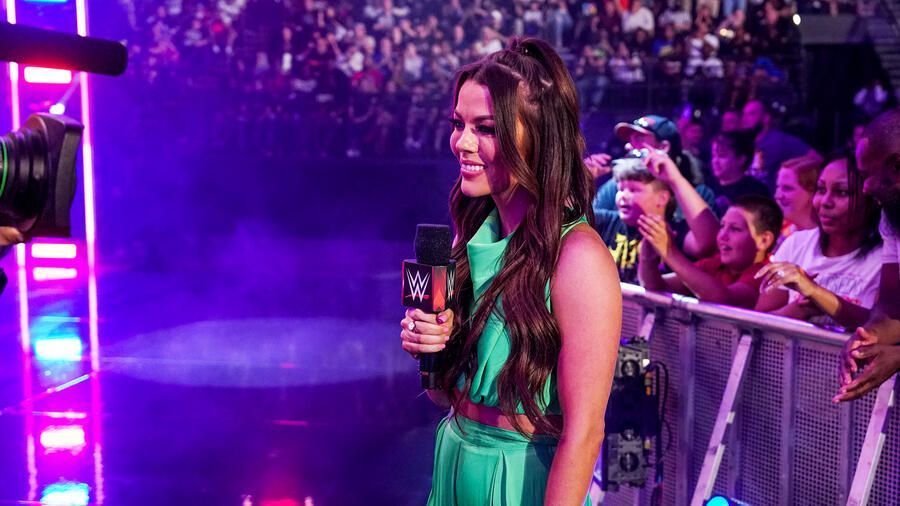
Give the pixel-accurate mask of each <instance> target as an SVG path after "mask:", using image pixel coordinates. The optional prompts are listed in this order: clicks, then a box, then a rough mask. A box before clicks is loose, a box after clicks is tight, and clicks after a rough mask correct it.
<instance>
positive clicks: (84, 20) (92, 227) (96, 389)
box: [75, 0, 105, 504]
mask: <svg viewBox="0 0 900 506" xmlns="http://www.w3.org/2000/svg"><path fill="white" fill-rule="evenodd" d="M75 17H76V24H77V31H78V35H81V36H83V37H86V36H87V34H88V33H87V26H88V13H87V4H86V2H85V0H75ZM78 80H79V91H80V93H81V119H82V123H84V148H83V150H82V155H83V156H82V160H83V167H84V230H85V241H86V242H87V258H88V331H89V333H90V342H91V372H92V373H93V374H92V375H93V378H94V380H93V381H92V382H91V383H92V388H91V393H92V397H94V398H93V399H92V400H93V401H94V402H92V403H91V404H92V408H93V409H92V413H91V414H92V416H93V428H94V486H95V487H96V497H97V504H103V502H104V498H105V497H104V496H105V493H104V487H103V443H102V435H101V424H100V402H101V400H100V399H101V397H100V380H99V372H100V334H99V330H98V325H97V323H98V319H99V308H98V304H97V271H96V244H97V228H96V226H97V221H96V214H95V207H94V136H93V123H92V121H91V100H90V88H89V87H88V79H87V74H86V73H84V72H79V74H78Z"/></svg>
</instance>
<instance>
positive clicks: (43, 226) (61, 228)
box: [0, 114, 83, 237]
mask: <svg viewBox="0 0 900 506" xmlns="http://www.w3.org/2000/svg"><path fill="white" fill-rule="evenodd" d="M82 130H83V127H82V126H81V125H80V124H79V123H77V122H75V121H73V120H71V119H69V118H66V117H64V116H54V115H51V114H35V115H32V116H30V117H29V118H28V120H27V121H26V122H25V125H24V126H23V127H22V128H21V129H19V130H17V131H15V132H11V133H9V134H7V135H5V136H2V137H0V226H11V227H15V228H17V229H19V230H20V231H22V233H24V234H27V235H30V236H38V235H40V236H58V237H64V236H68V235H69V233H70V227H69V209H70V208H71V206H72V200H73V198H74V197H75V180H76V174H75V156H76V154H77V152H78V145H79V143H80V142H81V132H82Z"/></svg>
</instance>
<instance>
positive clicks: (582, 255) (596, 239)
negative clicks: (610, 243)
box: [557, 222, 615, 272]
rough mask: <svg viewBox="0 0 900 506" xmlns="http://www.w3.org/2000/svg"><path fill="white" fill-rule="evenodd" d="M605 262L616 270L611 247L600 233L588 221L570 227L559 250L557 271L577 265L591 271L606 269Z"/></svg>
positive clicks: (578, 267) (579, 268)
mask: <svg viewBox="0 0 900 506" xmlns="http://www.w3.org/2000/svg"><path fill="white" fill-rule="evenodd" d="M605 264H609V265H610V266H612V269H613V271H615V263H614V262H613V260H612V257H611V256H610V253H609V249H608V248H607V247H606V243H605V242H603V238H602V237H600V234H598V233H597V231H596V230H594V228H593V227H591V226H590V224H588V223H586V222H582V223H579V224H577V225H575V226H574V227H572V228H571V229H569V231H568V232H567V233H566V234H565V235H564V236H563V238H562V242H561V244H560V250H559V262H558V263H557V271H559V270H560V269H561V268H563V269H564V270H565V268H566V267H575V268H576V269H578V270H581V269H585V270H589V271H592V272H593V271H595V270H600V271H602V270H604V268H605Z"/></svg>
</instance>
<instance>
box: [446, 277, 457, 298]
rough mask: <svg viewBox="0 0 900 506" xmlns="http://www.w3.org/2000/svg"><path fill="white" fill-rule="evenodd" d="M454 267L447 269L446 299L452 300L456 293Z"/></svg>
mask: <svg viewBox="0 0 900 506" xmlns="http://www.w3.org/2000/svg"><path fill="white" fill-rule="evenodd" d="M455 290H456V269H448V270H447V300H453V298H454V296H455V295H456V292H455Z"/></svg>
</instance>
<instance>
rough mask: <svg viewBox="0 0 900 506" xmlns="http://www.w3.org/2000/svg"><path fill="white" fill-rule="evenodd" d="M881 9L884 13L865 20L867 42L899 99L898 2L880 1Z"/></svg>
mask: <svg viewBox="0 0 900 506" xmlns="http://www.w3.org/2000/svg"><path fill="white" fill-rule="evenodd" d="M881 7H882V9H883V10H884V11H886V12H883V13H881V15H877V16H875V17H872V18H869V19H868V20H867V21H868V23H867V29H868V35H869V40H871V41H872V45H873V46H874V47H875V51H876V52H877V53H878V57H879V58H880V59H881V66H882V68H884V71H885V72H886V73H887V74H888V77H889V78H890V80H891V86H892V87H893V88H894V93H895V94H896V95H897V96H898V97H900V0H882V2H881Z"/></svg>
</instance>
